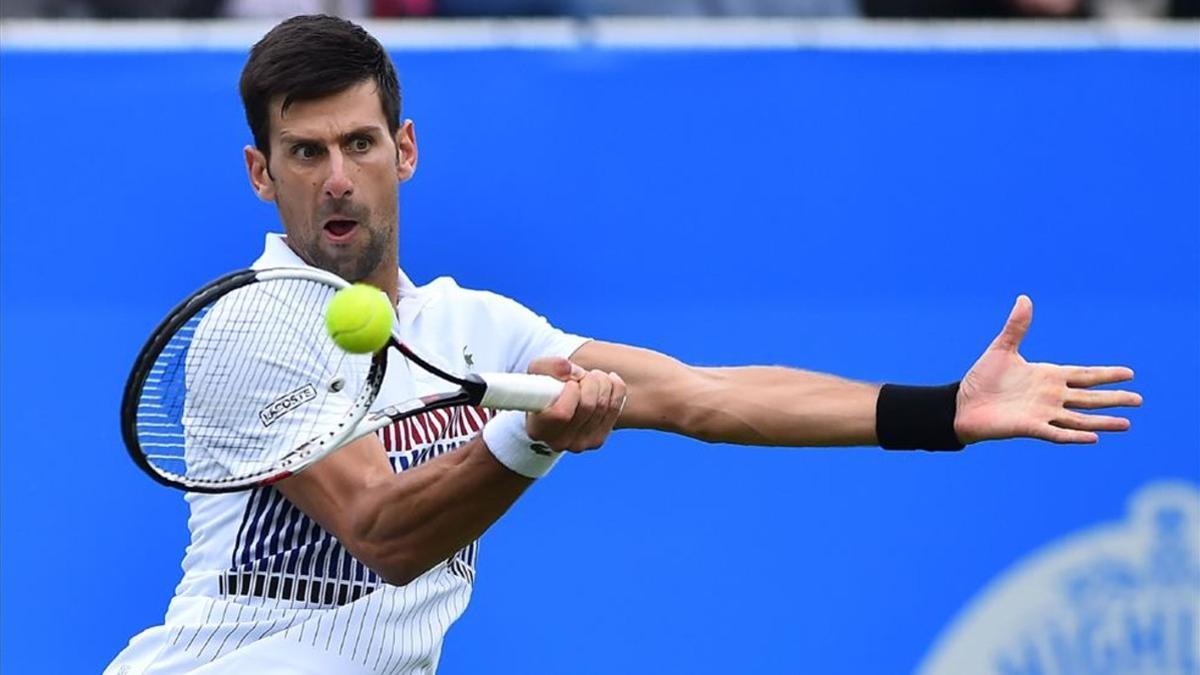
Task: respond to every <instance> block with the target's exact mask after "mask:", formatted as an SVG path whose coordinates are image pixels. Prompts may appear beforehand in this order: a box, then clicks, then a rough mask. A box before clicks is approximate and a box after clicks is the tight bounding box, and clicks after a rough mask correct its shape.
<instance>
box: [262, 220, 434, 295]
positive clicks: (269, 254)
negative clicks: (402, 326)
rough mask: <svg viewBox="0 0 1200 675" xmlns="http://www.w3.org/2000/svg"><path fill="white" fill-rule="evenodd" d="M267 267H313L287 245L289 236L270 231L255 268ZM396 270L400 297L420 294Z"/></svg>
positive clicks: (410, 281)
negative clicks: (398, 277)
mask: <svg viewBox="0 0 1200 675" xmlns="http://www.w3.org/2000/svg"><path fill="white" fill-rule="evenodd" d="M266 267H311V265H309V264H308V263H306V262H304V261H303V260H301V259H300V256H298V255H296V252H295V251H293V250H292V247H290V246H288V245H287V237H285V236H284V235H282V234H279V233H277V232H268V233H267V239H266V242H265V243H264V244H263V252H262V255H260V256H259V257H258V260H256V261H254V268H255V269H263V268H266ZM396 272H397V273H398V274H399V275H400V284H399V288H398V290H399V295H400V298H401V299H403V298H406V297H413V296H416V295H418V292H417V287H416V285H415V284H413V282H412V280H411V279H409V278H408V275H407V274H405V273H404V270H403V269H399V268H397V270H396Z"/></svg>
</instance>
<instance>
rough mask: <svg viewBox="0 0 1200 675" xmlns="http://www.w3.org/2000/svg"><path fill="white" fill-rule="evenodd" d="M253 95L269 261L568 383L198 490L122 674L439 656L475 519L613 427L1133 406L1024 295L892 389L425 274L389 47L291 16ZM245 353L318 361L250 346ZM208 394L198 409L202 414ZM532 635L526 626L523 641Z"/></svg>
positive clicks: (798, 427)
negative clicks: (603, 330)
mask: <svg viewBox="0 0 1200 675" xmlns="http://www.w3.org/2000/svg"><path fill="white" fill-rule="evenodd" d="M241 94H242V100H243V103H244V105H245V110H246V117H247V120H248V122H249V125H250V129H251V132H252V134H253V138H254V145H253V146H249V147H247V148H246V149H245V161H246V166H247V169H248V171H249V177H250V183H251V185H252V187H253V188H254V191H255V192H256V193H257V195H258V196H259V197H260V198H261V199H263V200H265V201H269V202H272V203H274V204H275V205H276V207H277V208H278V211H279V216H280V220H281V221H282V224H283V229H284V232H285V236H277V235H268V236H267V239H266V247H265V250H264V251H263V253H262V255H261V257H259V259H258V261H257V262H256V263H255V265H256V266H258V267H268V266H279V265H296V266H304V265H311V266H314V267H319V268H322V269H325V270H329V271H331V272H334V273H336V274H338V275H340V276H342V277H344V278H346V279H348V280H351V281H364V282H367V283H370V284H373V285H375V286H378V287H379V288H381V289H383V290H384V291H385V292H386V293H387V294H388V295H389V296H390V298H391V300H392V301H393V303H394V304H395V306H396V312H397V317H398V320H399V325H400V328H401V332H402V334H403V335H404V336H405V339H406V341H408V343H409V344H410V345H412V346H413V347H414V348H415V349H416V350H417V351H418V352H420V353H422V354H424V355H426V356H428V357H429V358H431V359H432V360H434V361H435V362H437V363H438V364H439V365H441V366H442V367H445V368H447V369H449V370H455V371H459V372H469V371H471V370H473V369H478V370H479V371H510V372H521V371H532V372H539V373H543V374H548V375H552V376H555V377H558V378H559V379H562V380H564V381H566V382H567V383H568V384H567V385H566V387H565V389H564V392H563V394H562V395H561V396H560V397H559V399H558V400H557V401H556V402H555V403H554V404H552V406H551V407H549V408H548V409H546V410H545V411H543V412H541V413H537V414H530V415H528V416H527V415H525V414H524V413H509V412H505V413H499V414H493V413H491V412H489V411H486V410H480V409H474V408H466V407H464V408H460V409H455V410H452V411H449V412H446V411H439V412H435V413H430V414H427V415H425V416H423V417H420V418H416V419H410V420H405V421H404V422H401V423H399V424H396V425H394V426H393V427H390V428H387V429H384V430H383V431H382V432H380V433H379V434H378V435H376V436H368V437H365V438H362V439H359V440H357V441H355V442H353V443H351V444H350V445H348V446H346V447H344V448H342V449H341V450H339V451H337V452H335V453H333V454H332V455H330V456H329V457H327V458H325V459H323V460H321V461H320V462H318V463H317V464H316V465H314V466H313V467H311V468H310V469H309V470H307V471H305V472H303V473H301V474H299V475H296V476H293V477H291V478H288V479H286V480H284V481H282V482H280V483H278V484H277V485H276V486H274V487H270V488H260V489H256V490H254V491H251V492H243V493H237V494H225V495H199V494H190V495H189V496H188V502H189V505H190V508H191V518H190V519H189V521H188V526H189V528H190V530H191V535H192V541H191V545H190V546H189V547H188V550H187V554H186V556H185V558H184V561H183V569H184V575H183V580H182V581H181V582H180V584H179V586H178V588H177V589H176V592H175V597H174V598H173V599H172V601H171V603H170V606H169V608H168V610H167V614H166V618H165V620H164V622H163V624H162V625H160V626H155V627H153V628H150V629H148V630H146V631H144V632H142V633H141V634H139V635H137V636H136V637H134V638H133V639H132V640H131V641H130V643H129V645H128V647H126V649H125V650H124V651H122V652H121V653H120V654H119V655H118V656H117V657H116V659H115V660H114V661H113V663H112V664H111V665H110V666H109V669H108V670H107V671H106V672H108V673H116V674H121V675H135V674H136V675H140V674H142V673H347V674H356V673H432V672H434V671H435V670H436V669H437V664H438V658H439V655H440V652H441V648H442V640H443V637H444V635H445V633H446V630H447V629H448V628H449V627H450V625H451V624H452V623H453V622H454V621H455V620H456V619H457V618H458V617H459V616H460V615H461V614H462V612H463V611H464V609H465V608H466V605H467V601H468V598H469V597H470V594H471V585H472V582H473V579H474V575H475V568H476V555H477V551H478V543H477V539H478V537H479V536H480V535H481V534H482V533H483V532H484V531H485V530H486V529H487V528H488V527H489V526H490V525H491V524H492V523H493V522H495V521H496V520H497V519H498V518H500V516H501V515H503V514H504V513H505V511H506V510H507V509H508V508H509V506H511V505H512V503H513V502H514V501H515V500H516V499H517V498H518V497H519V496H520V495H521V494H522V493H523V492H524V491H525V490H526V489H527V488H528V487H529V486H530V484H531V483H532V482H533V481H534V480H536V479H538V478H540V477H542V476H544V475H546V473H547V472H548V471H550V469H551V467H553V466H554V463H555V462H556V461H557V460H558V458H559V457H560V456H561V455H562V453H564V452H566V451H572V452H582V451H585V450H590V449H594V448H597V447H599V446H600V445H601V444H602V443H603V442H604V441H605V439H606V438H607V437H608V435H609V433H610V432H611V431H612V429H613V428H614V427H635V428H643V429H659V430H662V431H669V432H673V433H677V434H683V435H686V436H690V437H693V438H697V439H701V440H704V441H711V442H722V443H737V444H745V445H782V446H852V445H859V446H861V445H879V446H882V447H884V448H888V449H926V450H959V449H961V448H962V447H964V445H965V444H968V443H974V442H978V441H984V440H991V439H1004V438H1017V437H1028V438H1038V439H1043V440H1047V441H1051V442H1055V443H1094V442H1096V441H1097V438H1098V432H1103V431H1123V430H1125V429H1127V428H1128V427H1129V422H1128V421H1127V420H1126V419H1124V418H1122V417H1116V416H1106V415H1098V414H1089V413H1084V412H1080V411H1081V410H1089V409H1102V408H1110V407H1118V406H1136V405H1140V404H1141V397H1140V396H1138V395H1137V394H1136V393H1133V392H1129V391H1119V390H1096V389H1093V387H1096V386H1098V385H1106V384H1111V383H1117V382H1122V381H1126V380H1129V379H1131V378H1132V377H1133V373H1132V372H1131V371H1130V370H1129V369H1128V368H1121V367H1067V366H1057V365H1051V364H1040V363H1028V362H1026V361H1025V360H1024V359H1023V358H1022V357H1021V355H1020V354H1019V352H1018V347H1019V346H1020V344H1021V340H1022V338H1023V337H1024V335H1025V332H1026V330H1027V329H1028V328H1029V324H1030V321H1031V319H1032V312H1033V308H1032V304H1031V302H1030V300H1029V299H1028V298H1026V297H1024V296H1022V297H1020V298H1018V300H1017V302H1016V305H1015V307H1014V308H1013V310H1012V312H1011V314H1010V316H1009V317H1008V321H1007V322H1006V323H1005V325H1004V328H1003V330H1002V331H1001V332H1000V334H999V336H998V337H996V339H995V340H994V341H993V342H992V343H991V344H990V345H989V346H988V347H987V349H986V350H985V351H984V353H983V355H982V356H981V357H980V358H979V360H978V361H977V362H976V363H975V364H974V366H972V368H971V369H970V371H969V372H967V374H966V375H965V377H964V378H963V379H962V380H961V381H960V382H958V383H954V384H952V385H948V386H943V387H905V386H896V385H884V386H882V387H881V386H877V385H874V384H866V383H861V382H851V381H847V380H844V379H840V378H837V377H833V376H830V375H822V374H818V373H812V372H806V371H801V370H792V369H786V368H777V367H745V368H697V367H691V366H688V365H686V364H683V363H680V362H679V361H677V360H675V359H672V358H670V357H668V356H664V355H662V354H658V353H655V352H652V351H649V350H645V349H639V348H636V347H630V346H625V345H618V344H612V343H606V342H601V341H598V340H588V339H585V338H583V337H579V336H575V335H571V334H568V333H564V332H562V331H560V330H558V329H556V328H554V327H552V326H551V325H550V324H549V323H547V322H546V321H545V320H544V319H542V318H541V317H539V316H537V315H536V314H534V313H533V312H531V311H529V310H528V309H526V308H524V307H522V306H521V305H519V304H517V303H516V302H514V301H512V300H509V299H507V298H503V297H500V296H497V295H494V294H491V293H486V292H480V291H472V290H465V289H462V288H460V287H458V286H457V285H456V284H455V283H454V282H453V281H452V280H450V279H445V278H443V279H439V280H437V281H434V282H433V283H430V284H428V285H426V286H416V285H414V284H413V283H412V282H411V281H410V280H409V279H408V277H406V276H405V274H404V273H403V271H401V270H400V269H399V267H398V262H397V261H398V252H397V249H398V227H399V224H398V206H397V204H398V197H399V185H400V184H401V183H404V182H405V181H407V180H408V179H409V178H411V177H412V175H413V172H414V171H415V170H416V168H417V157H418V153H417V139H416V133H415V130H414V127H413V123H412V121H411V120H403V119H402V117H401V114H400V113H401V110H400V89H399V83H398V81H397V77H396V72H395V69H394V67H393V65H392V63H391V61H390V59H389V57H388V55H387V53H386V52H385V51H384V49H383V48H382V47H381V46H380V44H379V43H378V42H377V41H376V40H375V39H374V38H372V37H371V36H370V35H368V34H367V33H366V32H365V31H364V30H363V29H362V28H360V27H358V26H356V25H354V24H352V23H350V22H347V21H344V20H341V19H337V18H331V17H327V16H302V17H296V18H293V19H290V20H288V21H285V22H283V23H281V24H280V25H278V26H276V27H275V28H274V29H273V30H271V31H270V32H269V33H268V34H267V35H266V36H265V37H264V38H263V39H262V40H261V41H260V42H259V43H258V44H256V45H255V46H254V48H253V50H252V51H251V53H250V57H249V60H248V62H247V63H246V66H245V69H244V70H243V72H242V79H241ZM240 367H243V368H256V369H260V370H261V371H262V372H264V373H271V372H283V371H284V370H296V369H299V370H303V369H306V368H309V367H310V366H309V365H308V364H305V363H277V362H273V361H272V359H271V355H270V354H259V355H256V356H254V355H248V356H247V357H246V359H245V363H243V364H241V365H240ZM421 372H422V371H420V370H419V369H414V370H412V371H409V370H407V369H406V368H404V367H402V366H399V367H392V368H388V380H387V381H386V382H385V384H384V387H383V390H382V392H381V394H380V400H381V401H382V402H385V403H386V401H387V400H388V398H391V397H395V399H397V400H402V399H407V398H410V397H411V396H412V395H413V394H414V393H415V394H417V395H422V394H425V393H429V391H428V390H429V389H430V388H432V387H440V386H441V385H440V384H436V383H430V382H428V381H427V378H424V377H422V375H421ZM201 394H202V392H195V396H196V398H195V400H194V401H192V407H193V410H192V413H191V414H193V415H197V416H202V415H203V414H204V410H203V408H204V405H203V403H202V401H203V400H204V398H203V397H202V396H201ZM188 395H189V397H191V396H193V392H189V394H188ZM247 413H248V414H247V415H246V418H247V419H248V420H251V421H249V422H245V423H243V421H241V420H237V419H230V420H208V421H207V422H206V426H220V427H221V428H222V433H232V434H243V435H249V434H252V433H254V431H253V430H252V428H256V427H255V425H257V424H260V423H261V424H266V423H267V422H268V421H270V422H272V423H274V422H275V421H276V418H275V416H274V413H271V414H269V415H266V416H265V417H264V416H263V413H262V412H261V411H247ZM280 419H285V418H283V417H280ZM280 423H283V422H280ZM547 448H549V449H547ZM523 630H525V628H523V627H516V626H514V627H513V639H514V640H516V641H517V642H518V643H519V642H520V640H521V633H522V631H523Z"/></svg>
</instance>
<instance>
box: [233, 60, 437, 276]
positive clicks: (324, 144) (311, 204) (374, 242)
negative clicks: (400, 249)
mask: <svg viewBox="0 0 1200 675" xmlns="http://www.w3.org/2000/svg"><path fill="white" fill-rule="evenodd" d="M281 102H282V101H281V100H277V101H274V102H273V103H272V105H271V122H270V125H271V126H270V143H271V157H270V162H269V165H268V163H267V160H266V157H264V156H263V154H262V153H261V152H259V151H258V150H257V149H255V148H252V147H248V148H246V164H247V168H248V169H249V171H250V180H251V183H252V184H253V185H254V189H255V191H256V192H257V193H258V195H259V197H260V198H262V199H264V200H267V201H274V202H275V205H276V206H277V207H278V209H279V217H280V219H281V220H282V221H283V227H284V231H285V232H286V233H287V238H288V244H289V245H290V246H291V248H292V250H294V251H295V252H296V253H297V254H298V255H299V256H300V257H301V258H302V259H304V261H305V262H307V263H309V264H310V265H313V266H315V267H320V268H321V269H325V270H328V271H330V272H333V273H335V274H337V275H339V276H341V277H343V278H344V279H346V280H348V281H352V282H353V281H362V280H364V279H366V278H368V277H370V276H372V275H373V274H374V273H375V272H376V271H378V270H379V269H380V266H381V265H384V264H386V265H390V266H393V267H394V266H395V260H396V247H397V228H398V218H397V208H398V207H397V193H398V191H399V183H400V182H401V181H404V180H407V179H408V178H409V177H410V176H411V175H412V171H413V169H414V168H415V166H416V143H415V139H414V136H413V129H412V122H409V121H406V122H405V123H404V125H403V126H402V127H401V128H400V129H399V130H398V132H397V133H396V135H395V136H394V137H393V136H391V135H390V134H389V133H388V125H387V120H386V119H385V117H384V114H383V108H382V106H381V105H380V103H379V96H378V95H377V94H376V91H375V83H374V82H371V81H365V82H363V83H361V84H358V85H355V86H353V87H350V88H349V89H346V90H344V91H342V92H340V93H338V94H334V95H333V96H329V97H328V98H323V99H318V100H314V101H297V102H295V103H293V104H292V105H291V106H290V107H289V108H288V109H287V111H286V112H285V111H283V110H282V109H281Z"/></svg>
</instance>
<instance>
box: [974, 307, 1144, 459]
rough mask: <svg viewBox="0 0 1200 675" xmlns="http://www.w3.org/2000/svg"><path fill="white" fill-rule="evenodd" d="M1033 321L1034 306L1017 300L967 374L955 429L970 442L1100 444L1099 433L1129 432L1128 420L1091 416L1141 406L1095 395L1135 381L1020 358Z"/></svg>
mask: <svg viewBox="0 0 1200 675" xmlns="http://www.w3.org/2000/svg"><path fill="white" fill-rule="evenodd" d="M1032 321H1033V301H1031V300H1030V299H1029V297H1028V296H1025V295H1022V296H1020V297H1019V298H1017V303H1016V305H1014V306H1013V310H1012V313H1011V314H1009V316H1008V321H1007V322H1006V323H1005V324H1004V329H1003V330H1002V331H1000V335H998V336H996V339H995V340H993V341H992V344H991V345H989V346H988V348H987V351H985V352H984V353H983V356H981V357H979V360H978V361H976V362H975V365H973V366H971V370H969V371H968V372H967V375H966V377H964V378H963V380H962V383H961V384H960V386H959V389H958V407H957V413H956V415H955V418H954V431H955V433H956V434H957V435H958V439H959V440H960V441H962V442H963V443H974V442H977V441H986V440H993V439H1001V438H1040V439H1042V440H1046V441H1053V442H1055V443H1095V442H1096V441H1097V440H1099V436H1098V435H1097V433H1096V432H1098V431H1125V430H1126V429H1128V428H1129V420H1128V419H1125V418H1124V417H1113V416H1109V415H1097V414H1085V413H1081V412H1078V411H1079V410H1097V409H1102V408H1114V407H1119V406H1140V405H1141V404H1142V397H1141V395H1139V394H1137V393H1135V392H1132V391H1121V390H1102V389H1092V388H1093V387H1097V386H1100V385H1105V384H1113V383H1116V382H1125V381H1127V380H1132V379H1133V371H1132V370H1130V369H1129V368H1125V367H1118V366H1059V365H1055V364H1052V363H1029V362H1027V361H1026V360H1025V359H1024V358H1023V357H1022V356H1021V355H1020V353H1018V351H1017V350H1018V348H1019V347H1020V346H1021V340H1022V339H1024V337H1025V333H1026V332H1027V331H1028V330H1029V324H1030V323H1032Z"/></svg>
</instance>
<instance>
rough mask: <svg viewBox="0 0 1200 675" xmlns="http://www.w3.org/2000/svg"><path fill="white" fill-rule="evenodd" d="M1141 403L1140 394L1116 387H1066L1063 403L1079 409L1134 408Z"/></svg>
mask: <svg viewBox="0 0 1200 675" xmlns="http://www.w3.org/2000/svg"><path fill="white" fill-rule="evenodd" d="M1141 404H1142V395H1141V394H1138V393H1135V392H1132V391H1123V390H1117V389H1097V390H1094V391H1092V390H1087V389H1068V390H1067V396H1066V399H1065V400H1064V402H1063V405H1064V406H1066V407H1068V408H1077V409H1079V410H1097V409H1099V408H1125V407H1129V408H1136V407H1138V406H1140V405H1141Z"/></svg>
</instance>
